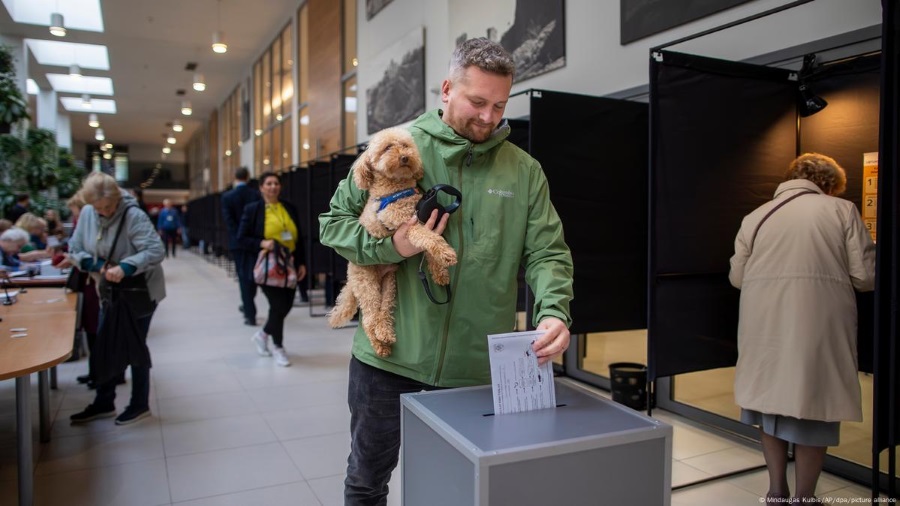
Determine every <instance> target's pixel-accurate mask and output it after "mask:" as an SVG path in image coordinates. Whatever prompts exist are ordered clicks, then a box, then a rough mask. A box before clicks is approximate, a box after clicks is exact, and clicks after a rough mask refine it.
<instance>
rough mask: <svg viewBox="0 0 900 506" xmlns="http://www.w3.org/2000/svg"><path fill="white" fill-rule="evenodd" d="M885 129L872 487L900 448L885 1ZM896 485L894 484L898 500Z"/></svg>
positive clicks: (894, 188) (895, 183)
mask: <svg viewBox="0 0 900 506" xmlns="http://www.w3.org/2000/svg"><path fill="white" fill-rule="evenodd" d="M882 5H883V16H884V18H883V22H882V51H883V53H882V55H881V64H882V74H881V121H880V123H881V127H880V128H881V129H880V133H879V155H878V200H879V202H878V205H879V208H878V274H877V275H878V279H877V281H876V286H875V304H874V305H875V336H876V340H875V357H876V362H875V392H874V395H875V407H874V412H873V418H874V419H875V420H876V429H877V430H876V431H875V435H874V442H873V462H874V466H873V481H875V479H877V476H878V471H879V465H880V464H879V460H878V457H879V453H880V452H881V450H883V449H885V448H894V447H896V446H897V445H898V444H900V416H898V412H897V411H898V406H897V398H898V395H900V390H898V382H900V374H898V370H897V364H898V358H900V346H898V345H897V326H898V321H897V306H898V299H900V283H898V278H900V265H898V263H900V259H898V255H900V229H898V224H897V220H898V216H900V201H898V199H897V195H898V192H900V5H898V2H896V1H894V0H883V2H882ZM889 455H890V460H889V464H888V473H889V475H891V476H893V475H895V474H896V460H895V459H896V452H895V451H893V450H892V451H890V452H889ZM897 485H898V483H897V480H896V479H894V480H891V481H890V484H889V489H888V490H889V496H891V497H894V498H896V496H897V494H896V491H897Z"/></svg>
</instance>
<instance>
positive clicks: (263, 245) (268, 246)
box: [259, 239, 275, 251]
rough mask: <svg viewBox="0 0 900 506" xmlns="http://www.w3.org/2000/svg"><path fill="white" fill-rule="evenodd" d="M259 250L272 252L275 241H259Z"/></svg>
mask: <svg viewBox="0 0 900 506" xmlns="http://www.w3.org/2000/svg"><path fill="white" fill-rule="evenodd" d="M259 248H260V249H264V250H266V251H272V250H273V249H275V239H265V240H262V241H260V243H259Z"/></svg>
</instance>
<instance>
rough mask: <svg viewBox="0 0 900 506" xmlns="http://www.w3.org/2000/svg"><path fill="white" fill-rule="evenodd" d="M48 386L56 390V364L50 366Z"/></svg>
mask: <svg viewBox="0 0 900 506" xmlns="http://www.w3.org/2000/svg"><path fill="white" fill-rule="evenodd" d="M50 388H52V389H53V390H56V366H53V367H51V368H50Z"/></svg>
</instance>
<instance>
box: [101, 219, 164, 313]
mask: <svg viewBox="0 0 900 506" xmlns="http://www.w3.org/2000/svg"><path fill="white" fill-rule="evenodd" d="M132 207H134V206H129V207H127V208H125V212H124V213H123V214H122V218H121V219H120V220H119V229H118V230H116V237H115V238H114V239H113V242H112V246H111V247H110V248H109V254H108V255H107V256H110V257H111V256H112V255H113V253H114V252H115V251H116V244H118V242H119V236H120V235H122V229H123V228H125V219H126V218H128V211H129V209H131V208H132ZM106 265H107V266H116V265H118V262H114V261H113V260H112V259H111V258H108V259H107V260H106ZM99 288H100V298H101V299H102V300H104V301H107V302H118V301H125V302H127V303H128V306H129V307H130V308H131V312H132V314H133V315H134V316H135V318H143V317H145V316H147V315H150V314H152V313H153V310H154V309H156V304H155V303H154V302H153V299H151V298H150V290H149V288H147V278H146V277H145V276H144V273H141V274H135V275H133V276H125V277H124V278H122V281H119V282H118V283H112V282H109V281H107V280H106V277H105V276H101V277H100V286H99Z"/></svg>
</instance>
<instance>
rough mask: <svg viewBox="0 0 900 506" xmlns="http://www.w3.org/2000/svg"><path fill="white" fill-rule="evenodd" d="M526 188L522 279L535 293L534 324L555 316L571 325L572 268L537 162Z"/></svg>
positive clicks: (573, 269) (546, 186) (569, 252)
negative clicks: (523, 273) (529, 183)
mask: <svg viewBox="0 0 900 506" xmlns="http://www.w3.org/2000/svg"><path fill="white" fill-rule="evenodd" d="M531 170H532V177H531V187H530V188H529V204H528V228H527V230H526V232H525V251H524V254H523V257H522V265H523V266H524V267H525V280H526V282H527V283H528V286H530V287H531V289H532V291H533V292H534V297H535V303H534V321H533V323H534V325H535V326H537V324H538V323H540V322H541V320H543V319H545V318H548V317H551V316H552V317H556V318H559V319H560V320H562V321H563V322H565V323H566V326H567V327H571V326H572V316H571V312H570V310H569V304H570V302H571V301H572V298H573V291H572V278H573V276H574V272H575V267H574V265H573V264H572V253H571V251H569V246H568V245H567V244H566V241H565V237H564V236H563V226H562V221H560V219H559V215H558V214H557V213H556V209H555V208H554V207H553V204H552V203H551V202H550V187H549V185H548V184H547V178H546V176H545V175H544V171H543V170H542V169H541V166H540V164H538V163H537V162H534V166H533V167H532V169H531Z"/></svg>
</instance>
